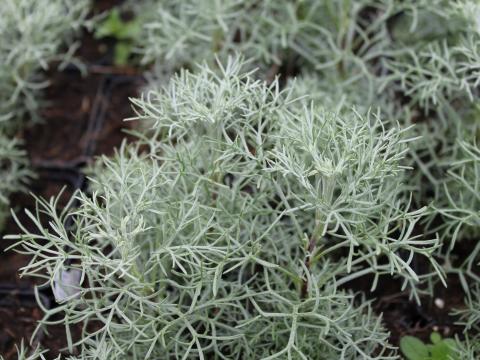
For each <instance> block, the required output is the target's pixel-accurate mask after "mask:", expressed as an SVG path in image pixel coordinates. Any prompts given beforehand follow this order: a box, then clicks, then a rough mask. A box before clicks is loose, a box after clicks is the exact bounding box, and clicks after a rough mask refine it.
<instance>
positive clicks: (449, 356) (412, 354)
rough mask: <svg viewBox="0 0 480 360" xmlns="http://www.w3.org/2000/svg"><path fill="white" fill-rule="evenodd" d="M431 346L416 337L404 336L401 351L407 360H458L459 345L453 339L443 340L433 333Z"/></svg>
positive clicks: (401, 341)
mask: <svg viewBox="0 0 480 360" xmlns="http://www.w3.org/2000/svg"><path fill="white" fill-rule="evenodd" d="M430 341H431V342H432V343H431V344H425V343H424V342H423V341H422V340H420V339H419V338H417V337H415V336H404V337H403V338H402V339H401V340H400V350H401V351H402V353H403V355H404V356H405V358H406V359H407V360H457V359H458V356H457V355H456V351H455V350H456V347H457V344H456V342H455V340H453V339H452V338H445V339H442V336H441V335H440V334H439V333H437V332H433V333H432V334H431V335H430Z"/></svg>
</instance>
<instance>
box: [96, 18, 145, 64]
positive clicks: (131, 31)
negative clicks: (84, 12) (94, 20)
mask: <svg viewBox="0 0 480 360" xmlns="http://www.w3.org/2000/svg"><path fill="white" fill-rule="evenodd" d="M140 30H141V26H140V22H139V21H138V19H137V18H135V19H132V20H124V19H122V16H121V14H120V12H119V11H118V9H113V10H112V11H110V13H109V14H108V16H107V17H106V18H105V19H104V20H103V22H101V24H100V25H99V27H98V28H97V29H96V31H95V37H96V38H97V39H101V38H106V37H110V38H114V39H115V40H116V43H115V48H114V63H115V65H126V64H127V61H128V59H129V57H130V56H131V55H132V49H133V42H134V40H135V39H136V38H137V37H138V35H139V33H140Z"/></svg>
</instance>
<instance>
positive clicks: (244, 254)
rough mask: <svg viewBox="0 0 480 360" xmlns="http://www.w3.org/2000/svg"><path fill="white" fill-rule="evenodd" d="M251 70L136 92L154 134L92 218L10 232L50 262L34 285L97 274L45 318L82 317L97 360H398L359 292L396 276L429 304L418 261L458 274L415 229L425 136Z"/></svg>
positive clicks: (101, 187)
mask: <svg viewBox="0 0 480 360" xmlns="http://www.w3.org/2000/svg"><path fill="white" fill-rule="evenodd" d="M245 67H246V68H248V67H249V65H248V64H245V63H244V62H243V61H242V60H241V59H240V58H237V57H236V58H230V59H229V60H228V61H227V62H226V63H224V65H222V63H220V62H219V63H218V64H217V65H215V66H207V65H204V66H201V67H200V68H199V69H197V71H195V72H189V71H186V70H183V71H181V72H180V73H179V74H178V75H176V76H174V77H173V78H172V79H171V80H170V82H169V83H168V85H167V86H165V87H163V88H162V87H160V86H159V87H158V88H159V90H157V91H154V90H152V91H150V92H147V93H145V94H144V95H143V96H142V97H141V98H138V99H133V100H132V101H133V104H134V107H135V109H136V114H137V116H136V117H135V120H138V121H140V122H145V123H147V124H149V125H150V127H151V130H150V131H147V132H145V133H144V134H143V135H141V138H140V140H139V142H138V143H137V144H133V145H128V146H127V145H124V146H122V148H121V149H120V150H119V151H118V153H117V154H116V156H115V157H113V158H111V159H109V158H102V159H101V160H99V162H98V164H97V167H96V168H95V171H94V172H93V174H94V175H93V176H92V179H91V180H92V186H91V192H90V193H89V194H86V193H82V192H79V193H77V194H76V195H75V198H76V199H78V201H79V202H80V206H79V207H78V208H77V209H76V210H68V208H67V209H66V210H63V211H59V210H58V209H57V204H56V199H51V200H50V201H47V200H41V199H39V200H38V208H37V212H36V214H32V213H30V212H28V211H27V214H28V215H29V217H30V219H31V220H32V221H33V223H34V224H35V225H36V230H35V231H34V232H30V231H29V230H28V229H27V228H26V227H23V225H22V224H19V225H20V226H22V229H23V234H22V235H12V236H9V237H8V238H10V239H13V240H17V241H18V242H17V245H16V249H17V250H18V251H21V252H25V253H27V254H31V255H33V257H32V260H31V261H30V263H29V264H28V265H27V266H25V267H24V268H23V270H22V272H23V274H24V275H30V276H38V277H40V278H42V279H44V280H45V281H46V282H47V283H49V284H50V285H52V286H54V284H53V282H54V279H58V276H57V275H58V273H59V272H62V271H63V272H64V271H77V270H80V271H81V273H82V276H81V280H80V282H79V284H77V289H78V293H75V295H72V296H70V297H69V298H67V299H65V300H64V301H62V302H61V303H60V304H59V306H58V307H56V308H54V309H52V310H46V316H45V318H44V319H43V320H42V322H41V324H53V323H61V324H65V326H66V329H67V337H68V339H69V348H70V349H72V348H73V347H74V346H78V347H79V348H80V349H81V353H82V356H83V358H86V359H89V358H92V359H144V358H145V359H147V358H165V359H196V358H198V359H352V360H353V359H359V358H363V359H395V358H397V355H396V350H395V348H394V347H392V346H391V345H390V344H389V343H388V332H387V331H386V330H385V329H384V328H383V327H382V325H381V318H380V317H379V316H378V315H375V314H373V311H372V309H371V306H370V302H369V301H366V300H365V299H364V298H363V296H361V295H360V294H357V295H356V294H354V293H352V292H351V291H349V290H346V288H345V286H344V285H346V284H350V283H352V281H355V280H356V279H358V278H360V277H362V276H364V275H367V274H371V275H373V276H372V288H375V287H376V284H377V281H378V278H379V277H380V276H391V277H393V278H395V279H398V280H399V281H402V282H403V283H404V286H405V287H408V288H409V289H410V290H411V292H412V294H413V295H417V288H416V284H418V282H419V280H420V279H419V277H420V274H417V273H416V272H415V270H414V268H413V265H412V260H413V257H414V256H424V257H426V259H427V261H429V262H430V263H431V264H432V267H433V268H435V269H437V271H436V274H430V275H428V276H440V277H441V276H442V273H441V270H440V268H439V267H438V265H437V263H436V262H435V260H434V259H433V257H432V253H433V252H434V251H435V250H436V248H437V247H438V245H439V243H438V239H436V238H424V237H421V236H417V235H414V234H413V229H414V227H415V225H416V224H417V222H418V221H419V220H420V219H421V218H422V217H423V214H424V210H425V209H419V210H411V209H410V207H409V202H408V201H405V200H404V199H405V196H403V195H402V194H403V193H404V192H405V191H407V190H406V189H405V187H404V181H405V176H406V174H407V173H408V172H409V171H410V170H409V169H407V168H406V167H405V166H404V165H403V163H402V161H403V158H404V157H405V155H406V153H407V150H408V146H409V144H410V143H411V142H412V141H414V139H412V138H411V137H410V135H409V133H410V129H409V128H402V127H401V126H400V125H399V124H397V123H395V122H391V121H389V120H388V119H384V118H383V117H382V114H380V113H376V112H368V111H362V110H356V109H354V108H350V109H348V110H347V109H343V110H342V111H331V110H329V109H328V108H325V107H324V106H323V104H322V103H319V102H317V101H312V99H309V98H298V97H297V96H295V93H296V89H295V88H294V86H287V87H286V88H284V89H283V90H280V87H279V83H278V81H277V80H274V81H273V82H272V83H271V84H267V83H265V82H263V81H259V80H256V79H255V78H254V76H253V73H252V72H250V71H244V70H242V69H243V68H245ZM72 201H73V200H72ZM41 214H43V215H46V216H48V217H49V219H50V220H49V225H48V226H47V227H45V226H43V225H41V223H40V221H39V217H40V215H41ZM69 216H74V217H75V219H76V220H75V221H76V226H75V228H74V229H73V230H70V229H66V228H65V225H64V223H65V219H66V218H67V217H69ZM74 269H75V270H74ZM421 276H426V275H421ZM77 323H82V324H83V333H82V336H81V338H80V339H74V338H72V337H71V336H70V332H69V331H68V329H69V327H70V326H72V325H74V324H77Z"/></svg>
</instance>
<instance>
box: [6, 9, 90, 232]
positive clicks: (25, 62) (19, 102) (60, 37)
mask: <svg viewBox="0 0 480 360" xmlns="http://www.w3.org/2000/svg"><path fill="white" fill-rule="evenodd" d="M88 3H89V1H88V0H80V1H73V0H38V1H30V0H4V1H2V4H1V6H0V37H1V41H0V168H1V174H0V180H1V181H0V182H1V183H0V223H1V222H3V219H4V212H5V211H8V204H9V203H8V197H9V195H10V194H11V193H12V192H14V191H19V190H22V187H23V185H24V183H25V180H26V179H27V178H28V176H29V175H30V172H29V171H28V170H27V161H26V158H25V153H24V151H23V150H20V148H19V141H18V140H16V139H15V134H16V132H17V131H18V130H19V129H20V127H21V126H23V125H24V124H26V123H28V122H31V121H35V120H38V119H39V114H38V110H39V106H40V103H41V89H43V88H44V87H45V86H47V82H46V81H45V79H43V78H42V76H41V71H43V70H47V69H48V67H49V63H51V62H52V61H55V60H58V61H60V60H62V59H65V58H66V57H67V58H68V57H69V56H70V51H71V50H73V49H74V48H73V47H72V48H71V50H68V49H67V50H64V49H63V48H62V46H64V44H65V43H72V36H73V34H74V33H75V32H76V31H78V30H79V28H80V27H81V25H82V24H83V22H84V20H85V17H86V15H87V11H88V6H87V5H88ZM62 54H63V55H62ZM0 226H1V224H0Z"/></svg>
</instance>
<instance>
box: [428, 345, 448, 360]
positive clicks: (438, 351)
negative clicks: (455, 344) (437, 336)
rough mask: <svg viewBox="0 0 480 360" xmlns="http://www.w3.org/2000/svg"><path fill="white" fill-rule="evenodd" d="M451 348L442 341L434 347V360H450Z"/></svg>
mask: <svg viewBox="0 0 480 360" xmlns="http://www.w3.org/2000/svg"><path fill="white" fill-rule="evenodd" d="M449 354H450V348H449V347H448V345H447V344H445V342H443V341H440V342H439V343H437V344H435V345H434V346H433V347H432V357H431V358H432V360H448V355H449Z"/></svg>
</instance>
